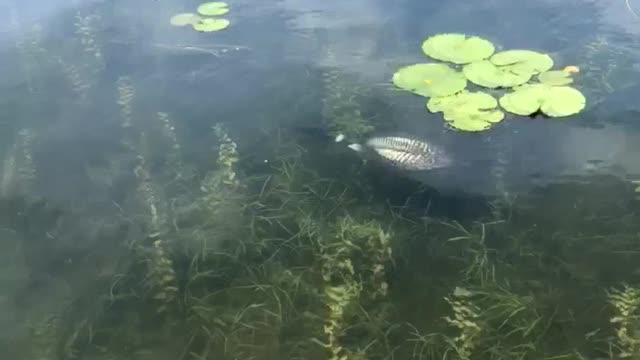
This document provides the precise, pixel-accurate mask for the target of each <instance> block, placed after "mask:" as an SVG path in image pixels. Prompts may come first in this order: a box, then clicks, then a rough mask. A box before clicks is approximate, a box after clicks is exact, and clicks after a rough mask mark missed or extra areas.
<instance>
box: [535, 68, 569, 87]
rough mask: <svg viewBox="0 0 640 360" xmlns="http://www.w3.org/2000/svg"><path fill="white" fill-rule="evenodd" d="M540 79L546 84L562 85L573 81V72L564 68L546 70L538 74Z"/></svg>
mask: <svg viewBox="0 0 640 360" xmlns="http://www.w3.org/2000/svg"><path fill="white" fill-rule="evenodd" d="M538 80H539V81H540V82H541V83H543V84H546V85H552V86H562V85H568V84H571V83H572V82H573V79H572V78H571V73H569V72H568V71H564V70H552V71H545V72H543V73H541V74H540V75H538Z"/></svg>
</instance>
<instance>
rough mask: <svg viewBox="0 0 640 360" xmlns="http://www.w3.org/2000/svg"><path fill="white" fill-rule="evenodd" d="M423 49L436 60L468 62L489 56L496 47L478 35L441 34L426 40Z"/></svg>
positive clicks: (457, 62)
mask: <svg viewBox="0 0 640 360" xmlns="http://www.w3.org/2000/svg"><path fill="white" fill-rule="evenodd" d="M422 51H424V53H425V54H426V55H427V56H429V57H432V58H434V59H436V60H441V61H448V62H452V63H454V64H468V63H470V62H474V61H478V60H484V59H487V58H489V56H491V54H493V52H494V51H495V47H494V46H493V44H492V43H491V42H490V41H488V40H485V39H482V38H480V37H477V36H470V37H467V36H466V35H464V34H440V35H434V36H431V37H429V38H428V39H427V40H425V41H424V42H423V43H422Z"/></svg>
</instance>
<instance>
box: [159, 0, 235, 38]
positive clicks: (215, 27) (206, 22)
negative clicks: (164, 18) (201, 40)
mask: <svg viewBox="0 0 640 360" xmlns="http://www.w3.org/2000/svg"><path fill="white" fill-rule="evenodd" d="M197 12H198V13H197V14H195V13H180V14H176V15H174V16H172V17H171V19H169V22H170V23H171V25H173V26H187V25H191V27H193V29H194V30H196V31H201V32H212V31H220V30H224V29H226V28H227V27H229V25H230V24H231V22H230V21H229V20H227V19H224V18H218V17H213V16H220V15H225V14H227V13H228V12H229V4H227V3H226V2H222V1H214V2H207V3H203V4H200V6H198V9H197Z"/></svg>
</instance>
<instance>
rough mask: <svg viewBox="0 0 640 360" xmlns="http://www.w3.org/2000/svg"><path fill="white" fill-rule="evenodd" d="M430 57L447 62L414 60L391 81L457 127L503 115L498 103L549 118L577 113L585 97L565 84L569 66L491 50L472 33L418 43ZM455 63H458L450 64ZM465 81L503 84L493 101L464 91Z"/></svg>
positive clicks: (484, 125)
mask: <svg viewBox="0 0 640 360" xmlns="http://www.w3.org/2000/svg"><path fill="white" fill-rule="evenodd" d="M422 50H423V52H424V53H425V54H426V55H427V56H429V57H431V58H432V59H435V60H439V61H444V62H449V63H453V64H454V65H453V66H450V65H447V64H444V63H424V64H414V65H409V66H405V67H403V68H400V69H399V70H398V71H397V72H396V73H395V74H394V75H393V83H394V85H395V86H397V87H399V88H401V89H404V90H407V91H410V92H413V93H415V94H418V95H421V96H424V97H427V98H429V101H428V102H427V108H428V109H429V111H431V112H442V113H443V115H444V119H445V121H447V122H448V124H449V125H450V126H451V127H453V128H455V129H458V130H463V131H482V130H487V129H489V128H491V126H492V125H493V124H495V123H498V122H500V121H502V119H504V113H503V112H502V110H500V109H499V108H498V105H500V107H501V108H502V109H503V110H505V111H508V112H510V113H514V114H518V115H531V114H534V113H536V112H538V111H541V112H542V113H544V114H546V115H547V116H551V117H564V116H569V115H573V114H576V113H578V112H580V111H581V110H582V109H583V108H584V106H585V98H584V96H583V95H582V93H581V92H580V91H578V90H577V89H575V88H572V87H569V86H567V85H569V84H571V83H572V82H573V79H572V77H571V75H572V74H573V73H576V72H578V68H577V67H575V66H567V67H566V68H564V69H562V70H552V68H553V65H554V64H553V59H551V57H550V56H549V55H547V54H542V53H539V52H535V51H530V50H507V51H501V52H497V53H496V52H495V47H494V45H493V44H492V43H491V42H489V41H488V40H485V39H482V38H480V37H477V36H466V35H463V34H440V35H435V36H432V37H429V38H428V39H426V40H425V41H424V43H423V44H422ZM456 67H458V68H456ZM469 82H471V83H473V84H476V85H478V86H481V87H485V88H489V89H509V90H510V91H509V92H507V93H506V94H504V95H502V96H501V97H500V99H499V100H496V98H494V97H493V96H492V95H490V94H488V93H486V92H482V91H476V92H471V91H469V90H466V88H467V85H468V83H469Z"/></svg>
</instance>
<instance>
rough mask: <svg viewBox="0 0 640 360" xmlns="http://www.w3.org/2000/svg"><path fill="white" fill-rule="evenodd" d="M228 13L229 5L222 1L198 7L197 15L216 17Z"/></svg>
mask: <svg viewBox="0 0 640 360" xmlns="http://www.w3.org/2000/svg"><path fill="white" fill-rule="evenodd" d="M228 12H229V4H227V3H226V2H223V1H214V2H208V3H204V4H201V5H200V6H198V13H199V14H200V15H204V16H218V15H224V14H226V13H228Z"/></svg>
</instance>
